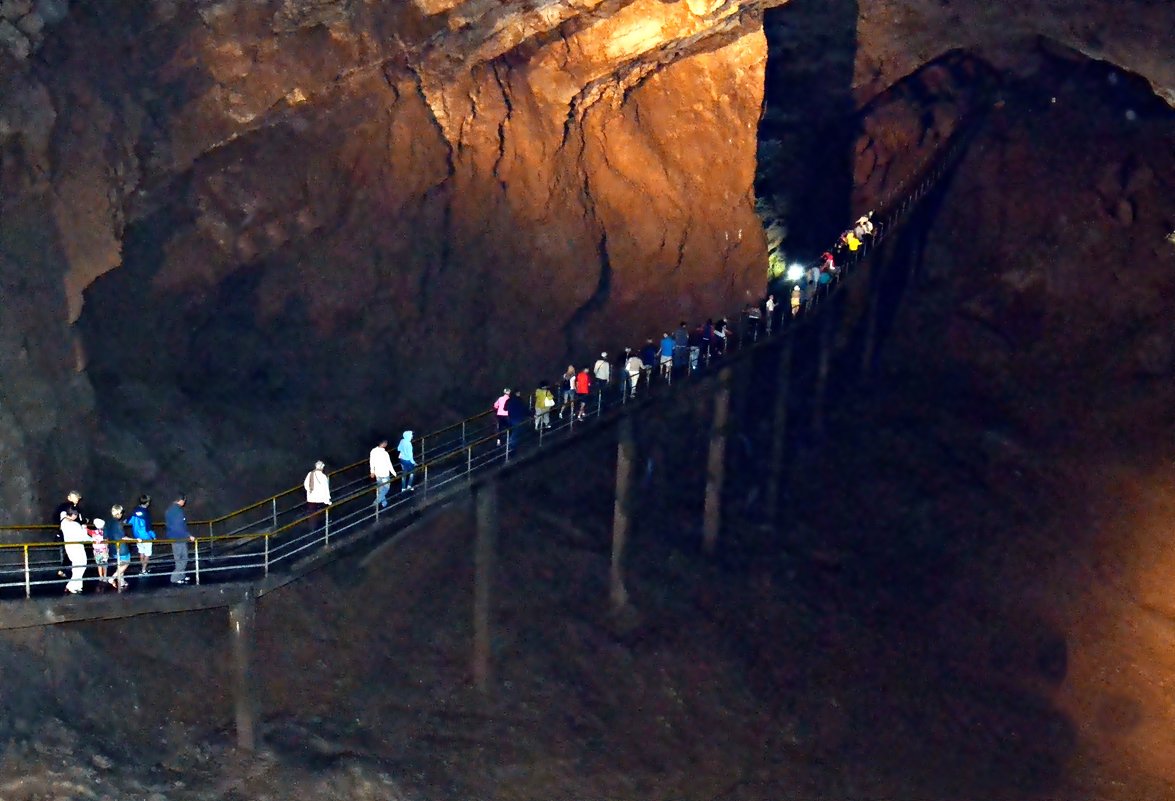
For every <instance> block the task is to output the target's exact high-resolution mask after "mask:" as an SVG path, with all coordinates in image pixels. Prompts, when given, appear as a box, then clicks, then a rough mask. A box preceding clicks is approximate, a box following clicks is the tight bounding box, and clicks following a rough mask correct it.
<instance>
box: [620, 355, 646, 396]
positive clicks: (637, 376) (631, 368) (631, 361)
mask: <svg viewBox="0 0 1175 801" xmlns="http://www.w3.org/2000/svg"><path fill="white" fill-rule="evenodd" d="M624 352H625V353H627V354H628V358H627V359H625V360H624V370H625V373H626V374H627V375H628V386H627V387H626V389H627V390H628V397H630V398H635V397H636V388H637V385H638V384H639V383H640V381H641V371H642V370H643V369H644V367H645V363H644V361H643V360H642V359H641V357H640V356H637V355H636V354H635V353H633V352H632V351H631V350H629V349H628V348H625V349H624Z"/></svg>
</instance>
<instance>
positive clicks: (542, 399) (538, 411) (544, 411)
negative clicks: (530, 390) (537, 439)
mask: <svg viewBox="0 0 1175 801" xmlns="http://www.w3.org/2000/svg"><path fill="white" fill-rule="evenodd" d="M553 408H555V397H554V396H553V395H552V394H551V385H550V384H548V383H547V382H546V381H544V382H542V383H541V384H539V387H538V389H536V390H535V391H534V430H535V431H538V430H539V429H540V428H543V429H546V430H547V431H550V430H551V409H553Z"/></svg>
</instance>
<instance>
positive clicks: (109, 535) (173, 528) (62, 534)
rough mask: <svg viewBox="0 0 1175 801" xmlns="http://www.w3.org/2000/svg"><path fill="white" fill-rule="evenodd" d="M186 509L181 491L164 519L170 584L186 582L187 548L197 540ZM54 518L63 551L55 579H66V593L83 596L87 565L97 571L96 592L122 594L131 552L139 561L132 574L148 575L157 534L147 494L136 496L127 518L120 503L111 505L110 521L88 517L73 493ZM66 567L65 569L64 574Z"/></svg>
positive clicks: (149, 497)
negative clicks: (110, 591)
mask: <svg viewBox="0 0 1175 801" xmlns="http://www.w3.org/2000/svg"><path fill="white" fill-rule="evenodd" d="M187 505H188V499H187V496H186V495H185V494H184V493H180V494H178V495H177V496H176V497H175V499H174V500H173V501H172V503H171V505H170V506H168V507H167V511H166V512H165V514H164V516H163V519H164V535H163V539H164V540H167V541H168V544H169V545H170V547H171V560H172V570H171V573H170V575H169V580H170V582H171V583H172V584H173V585H183V584H187V583H189V581H190V577H189V575H188V546H189V544H190V543H192V542H195V537H194V536H193V535H192V533H191V532H190V531H189V530H188V518H187V512H186V507H187ZM53 520H54V522H55V523H56V525H57V526H58V538H59V539H60V541H61V543H62V546H63V551H64V559H63V565H62V569H61V570H58V576H59V577H61V578H65V579H67V581H66V584H65V591H66V592H67V593H69V594H71V595H77V594H79V593H81V592H82V587H83V581H84V579H85V575H86V572H87V571H88V570H89V568H90V565H91V564H93V566H94V568H95V570H96V573H97V583H96V585H95V586H96V587H97V589H98V591H102V590H105V589H107V588H113V589H115V590H118V591H122V590H125V589H126V588H127V587H128V586H129V585H128V582H127V574H128V572H129V571H130V569H131V568H132V566H133V564H132V559H131V557H132V548H133V549H134V555H135V556H137V557H138V559H137V562H138V570H137V571H135V573H134V575H135V576H136V577H139V578H145V577H147V576H148V575H150V574H151V558H152V556H154V549H155V540H156V539H157V535H156V532H155V526H154V525H153V524H152V522H151V496H150V495H146V494H143V495H140V496H139V502H138V504H136V505H135V507H134V509H132V510H131V513H130V514H129V515H127V514H126V513H125V507H123V506H122V505H121V504H114V505H113V506H111V507H110V515H109V517H108V518H106V519H103V518H100V517H95V518H90V517H89V516H88V515H87V514H86V513H85V511H83V508H82V495H81V493H80V492H78V491H77V490H71V491H70V492H69V493H67V494H66V496H65V500H64V501H63V502H62V503H61V504H59V505H58V507H57V508H56V510H54V513H53ZM112 568H113V569H112ZM66 569H68V571H69V573H68V576H67V575H66Z"/></svg>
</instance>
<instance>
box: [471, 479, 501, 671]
mask: <svg viewBox="0 0 1175 801" xmlns="http://www.w3.org/2000/svg"><path fill="white" fill-rule="evenodd" d="M474 498H475V503H476V505H477V539H476V541H475V543H474V546H473V566H474V579H473V683H474V684H475V685H476V686H477V689H478V690H480V691H481V692H483V693H484V692H488V691H489V688H490V639H491V636H492V632H491V631H490V584H491V582H492V580H493V572H494V550H495V543H496V541H497V539H498V484H497V482H495V481H489V482H486V483H485V484H482V485H480V486H479V487H478V488H477V489H476V491H475V493H474Z"/></svg>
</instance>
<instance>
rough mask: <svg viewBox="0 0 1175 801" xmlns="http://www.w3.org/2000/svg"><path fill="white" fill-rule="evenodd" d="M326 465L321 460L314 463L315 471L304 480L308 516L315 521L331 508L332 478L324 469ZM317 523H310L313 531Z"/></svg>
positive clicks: (303, 487) (303, 486)
mask: <svg viewBox="0 0 1175 801" xmlns="http://www.w3.org/2000/svg"><path fill="white" fill-rule="evenodd" d="M325 467H326V464H325V463H323V462H322V461H321V460H319V461H317V462H315V463H314V469H313V470H311V471H310V472H309V473H307V474H306V478H304V479H302V489H304V490H306V516H307V517H309V518H310V519H311V521H313V520H314V518H315V517H316V516H317V515H318V513H319V512H321V511H322V510H323V509H325V508H326V507H328V506H330V476H328V475H327V474H326V472H325V471H324V469H323V468H325ZM314 526H315V523H314V522H311V523H310V529H311V531H313V530H314Z"/></svg>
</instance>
